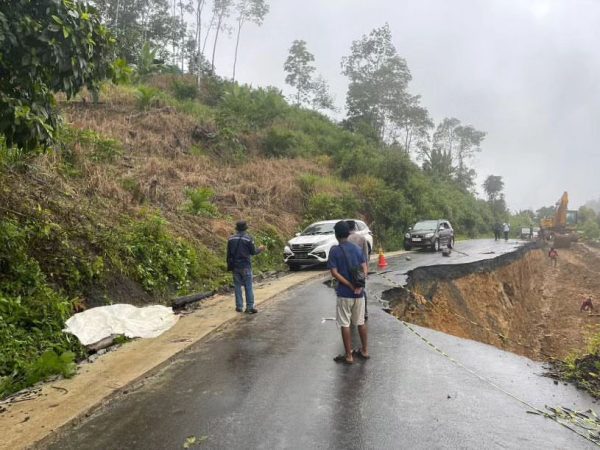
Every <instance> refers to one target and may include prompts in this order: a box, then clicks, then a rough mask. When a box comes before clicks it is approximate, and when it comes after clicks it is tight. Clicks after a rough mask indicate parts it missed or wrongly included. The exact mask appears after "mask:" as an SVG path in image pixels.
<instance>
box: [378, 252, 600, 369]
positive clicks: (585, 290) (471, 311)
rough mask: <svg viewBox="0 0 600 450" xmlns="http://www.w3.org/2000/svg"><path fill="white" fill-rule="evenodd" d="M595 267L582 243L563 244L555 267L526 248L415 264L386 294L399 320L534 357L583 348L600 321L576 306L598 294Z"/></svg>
mask: <svg viewBox="0 0 600 450" xmlns="http://www.w3.org/2000/svg"><path fill="white" fill-rule="evenodd" d="M598 270H600V257H598V256H593V255H592V254H591V253H590V250H589V249H587V248H586V247H584V246H581V245H579V246H575V247H574V248H573V249H571V250H562V251H561V254H560V255H559V264H558V267H556V268H554V267H551V266H550V264H549V262H548V259H547V257H546V253H545V251H543V250H540V249H536V248H535V247H525V248H523V249H521V250H519V251H518V252H515V253H511V254H507V255H502V256H499V257H498V258H495V259H492V260H488V261H483V262H478V263H472V264H461V265H454V266H437V267H431V268H419V269H416V270H414V271H412V272H411V273H409V282H408V285H407V289H406V290H403V289H392V290H390V291H387V293H385V297H386V300H390V301H391V307H392V313H393V314H394V315H395V316H396V317H398V318H400V319H402V320H406V321H408V322H412V323H416V324H418V325H422V326H426V327H429V328H433V329H436V330H439V331H442V332H445V333H449V334H452V335H455V336H459V337H464V338H469V339H474V340H478V341H481V342H485V343H488V344H491V345H494V346H497V347H499V348H502V349H505V350H508V351H512V352H515V353H518V354H521V355H524V356H527V357H530V358H533V359H538V360H545V359H550V358H552V357H560V358H562V357H564V356H566V355H567V354H569V353H570V352H572V351H573V350H580V349H583V348H584V347H585V340H586V336H587V334H588V333H587V331H588V330H589V329H590V328H593V327H594V325H595V324H597V323H598V317H597V316H593V315H588V314H586V313H581V312H580V311H579V305H580V303H581V299H582V296H583V295H592V296H595V298H598V297H599V294H600V282H598V281H597V277H594V276H593V273H594V271H595V273H596V274H597V273H598ZM598 306H600V304H599V305H598Z"/></svg>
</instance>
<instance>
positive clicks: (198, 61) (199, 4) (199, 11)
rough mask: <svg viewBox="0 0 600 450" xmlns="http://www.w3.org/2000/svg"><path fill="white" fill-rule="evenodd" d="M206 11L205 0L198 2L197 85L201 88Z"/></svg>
mask: <svg viewBox="0 0 600 450" xmlns="http://www.w3.org/2000/svg"><path fill="white" fill-rule="evenodd" d="M203 9H204V0H198V9H197V11H196V48H195V53H196V84H197V85H198V86H200V78H201V70H200V69H201V61H202V54H201V53H200V44H201V42H200V38H201V36H202V10H203Z"/></svg>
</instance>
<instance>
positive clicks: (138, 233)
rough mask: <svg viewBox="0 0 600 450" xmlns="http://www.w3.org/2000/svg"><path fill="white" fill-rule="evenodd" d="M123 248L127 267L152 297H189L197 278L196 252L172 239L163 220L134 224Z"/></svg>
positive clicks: (145, 219)
mask: <svg viewBox="0 0 600 450" xmlns="http://www.w3.org/2000/svg"><path fill="white" fill-rule="evenodd" d="M124 246H125V248H124V249H125V250H126V252H127V253H126V254H125V255H124V261H125V262H126V263H127V262H129V264H127V265H126V267H130V268H131V269H129V270H131V275H133V277H134V279H136V280H137V281H138V282H139V283H140V284H141V285H142V286H143V288H144V289H145V290H146V291H148V292H149V293H153V294H158V295H164V294H168V293H172V292H177V293H186V292H188V291H189V290H190V288H191V286H192V281H193V280H194V279H197V278H198V274H199V266H198V255H197V254H196V251H195V250H194V248H193V247H192V246H191V245H189V244H188V243H187V242H185V241H184V240H183V239H178V238H174V237H172V236H171V235H170V234H169V233H168V232H167V229H166V221H165V220H164V219H162V218H161V217H158V216H148V217H144V218H142V220H140V221H139V222H135V223H133V224H131V225H130V226H129V229H128V230H127V231H126V232H125V235H124Z"/></svg>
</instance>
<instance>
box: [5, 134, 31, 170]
mask: <svg viewBox="0 0 600 450" xmlns="http://www.w3.org/2000/svg"><path fill="white" fill-rule="evenodd" d="M24 163H25V153H24V152H23V150H21V149H19V148H17V147H10V148H9V147H8V146H7V145H6V139H5V138H4V136H2V135H0V170H1V169H2V168H7V169H11V170H15V169H22V168H24Z"/></svg>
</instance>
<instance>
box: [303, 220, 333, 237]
mask: <svg viewBox="0 0 600 450" xmlns="http://www.w3.org/2000/svg"><path fill="white" fill-rule="evenodd" d="M334 226H335V223H313V224H312V225H310V226H309V227H307V228H306V229H305V230H304V231H303V232H302V233H301V234H302V236H314V235H316V234H332V233H333V232H334V231H333V227H334Z"/></svg>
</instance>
